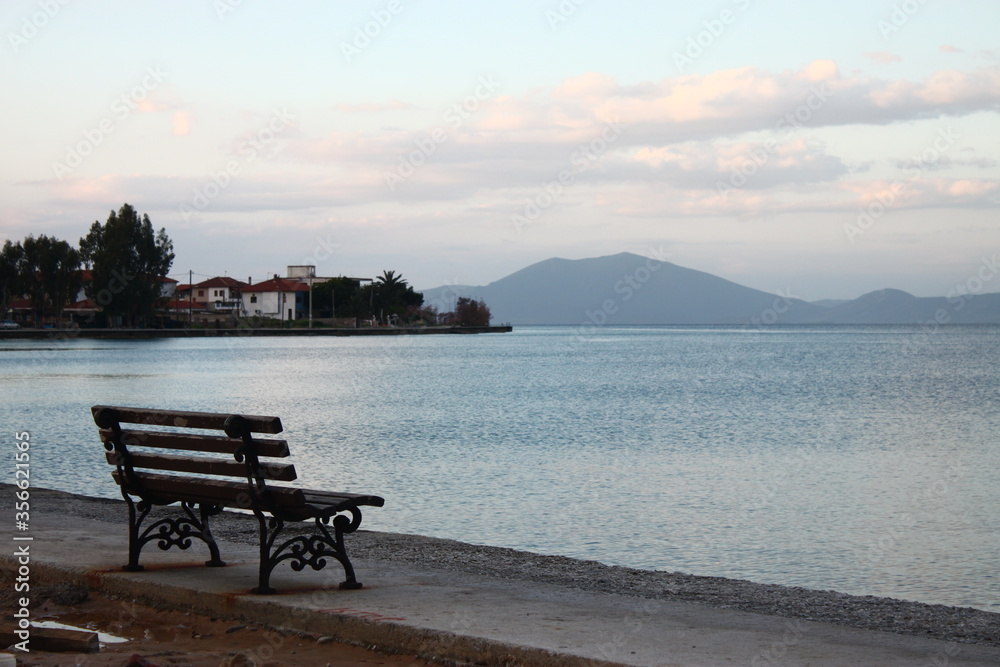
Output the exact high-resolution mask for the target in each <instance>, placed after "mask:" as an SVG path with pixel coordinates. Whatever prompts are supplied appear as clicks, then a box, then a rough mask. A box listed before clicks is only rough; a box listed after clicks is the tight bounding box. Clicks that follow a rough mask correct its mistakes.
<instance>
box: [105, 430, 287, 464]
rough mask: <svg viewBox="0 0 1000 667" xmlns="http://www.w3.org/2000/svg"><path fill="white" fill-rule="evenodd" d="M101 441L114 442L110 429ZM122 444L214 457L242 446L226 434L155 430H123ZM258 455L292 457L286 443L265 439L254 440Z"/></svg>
mask: <svg viewBox="0 0 1000 667" xmlns="http://www.w3.org/2000/svg"><path fill="white" fill-rule="evenodd" d="M100 434H101V442H105V443H107V442H112V441H113V440H114V433H113V432H112V431H111V429H107V428H102V429H100ZM122 442H124V443H125V446H126V447H157V448H160V449H183V450H186V451H193V452H212V453H213V454H235V453H236V450H237V449H239V448H240V447H242V446H243V441H242V440H236V439H233V438H229V437H226V436H224V435H201V434H197V433H191V434H188V433H162V432H156V431H140V430H131V429H123V430H122ZM253 444H254V446H255V447H256V448H257V456H271V457H275V458H278V457H286V456H288V455H289V450H288V442H287V441H286V440H265V439H258V438H254V440H253Z"/></svg>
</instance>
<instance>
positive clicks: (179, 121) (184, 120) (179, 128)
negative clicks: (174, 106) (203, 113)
mask: <svg viewBox="0 0 1000 667" xmlns="http://www.w3.org/2000/svg"><path fill="white" fill-rule="evenodd" d="M190 133H191V114H189V113H188V112H186V111H175V112H174V129H173V135H174V136H175V137H186V136H188V135H189V134H190Z"/></svg>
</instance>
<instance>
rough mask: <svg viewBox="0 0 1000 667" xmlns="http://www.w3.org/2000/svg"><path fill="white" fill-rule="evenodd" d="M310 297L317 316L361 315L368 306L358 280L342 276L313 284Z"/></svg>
mask: <svg viewBox="0 0 1000 667" xmlns="http://www.w3.org/2000/svg"><path fill="white" fill-rule="evenodd" d="M312 298H313V312H315V313H318V315H317V316H318V317H361V316H362V315H363V314H364V313H366V312H367V308H368V301H367V300H366V299H365V300H363V299H362V296H361V285H360V284H359V283H358V281H357V280H355V279H354V278H345V277H343V276H341V277H339V278H332V279H330V280H327V281H325V282H322V283H317V284H315V285H313V290H312ZM334 309H336V313H334V312H333V310H334Z"/></svg>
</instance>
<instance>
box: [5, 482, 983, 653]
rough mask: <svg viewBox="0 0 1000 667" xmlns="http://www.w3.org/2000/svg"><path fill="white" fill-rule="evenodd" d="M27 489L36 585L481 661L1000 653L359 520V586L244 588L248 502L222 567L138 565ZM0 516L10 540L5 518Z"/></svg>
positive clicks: (907, 611)
mask: <svg viewBox="0 0 1000 667" xmlns="http://www.w3.org/2000/svg"><path fill="white" fill-rule="evenodd" d="M0 493H3V494H4V497H9V496H11V495H13V488H12V487H10V486H9V485H8V486H0ZM31 494H32V495H31V499H32V505H31V507H32V511H31V523H30V530H29V531H27V532H26V533H18V536H21V537H23V536H26V535H28V536H30V537H31V538H32V540H31V541H30V542H29V543H28V544H30V554H31V557H30V564H29V568H30V577H31V582H32V586H36V585H38V586H40V585H43V584H53V583H74V584H78V585H84V586H87V587H88V588H89V589H91V590H93V591H95V592H99V593H101V594H103V595H107V596H111V597H122V598H125V599H135V600H139V601H141V602H144V603H147V604H151V605H153V606H156V607H159V608H163V609H179V610H185V611H193V612H197V613H201V614H205V615H208V616H213V617H219V618H229V619H232V620H233V622H234V623H239V622H244V623H245V622H250V623H256V624H260V625H263V626H265V627H274V628H286V629H290V630H295V631H298V632H304V633H313V634H315V635H316V636H328V637H333V638H335V639H336V640H337V641H343V642H347V643H356V644H359V645H364V646H369V647H375V648H377V649H379V650H382V651H387V652H401V653H405V654H411V655H417V656H421V657H425V658H431V657H433V658H435V659H441V660H450V661H454V662H458V663H474V664H483V665H501V664H502V665H510V664H517V665H883V666H890V667H891V666H903V665H906V666H913V665H934V664H948V665H950V666H959V665H960V666H972V665H977V666H978V665H996V664H1000V647H998V645H997V644H998V641H997V633H998V632H1000V624H998V619H1000V615H998V614H990V613H987V612H977V611H975V610H956V609H954V608H950V607H934V606H931V605H917V604H911V603H899V602H898V601H888V600H881V599H877V598H870V599H869V598H852V597H851V596H843V595H839V594H828V596H827V598H821V599H829V600H835V601H836V600H839V601H840V602H839V604H841V605H842V606H844V607H845V608H848V607H851V606H852V605H861V607H862V608H864V609H866V610H868V611H866V612H865V614H867V615H868V616H870V617H871V618H872V619H874V621H873V622H875V623H876V624H877V625H878V624H880V625H881V626H885V628H886V629H888V628H891V627H893V626H895V627H896V628H898V629H900V631H901V632H908V633H910V634H899V633H897V632H886V631H878V630H871V629H862V628H858V627H848V626H846V625H844V624H840V623H833V622H825V621H817V620H809V618H802V617H801V616H802V615H803V614H804V615H806V616H812V617H819V618H822V617H824V616H830V615H831V614H832V616H831V617H836V612H837V610H836V609H827V610H826V611H824V606H831V605H830V604H828V603H824V604H818V605H817V604H814V606H813V608H812V610H811V611H806V612H802V609H803V607H802V598H803V596H807V595H808V594H809V592H807V591H802V590H801V589H792V588H789V589H783V588H782V587H773V586H772V587H757V588H755V586H756V585H752V584H748V582H728V584H732V585H731V586H730V585H727V581H728V580H719V579H712V578H696V579H703V580H704V581H703V582H700V583H698V582H696V584H695V585H698V586H700V587H702V589H703V590H704V592H705V593H706V597H705V603H696V602H691V601H688V600H685V599H682V598H683V597H684V591H682V590H680V588H679V587H678V586H677V585H675V584H674V583H671V582H674V581H677V579H672V578H671V575H667V574H666V573H654V572H641V571H635V570H629V569H627V568H611V567H606V566H601V565H599V564H596V563H591V562H585V561H574V560H572V559H568V558H560V557H545V556H537V555H533V554H526V553H524V552H516V551H512V550H508V549H496V548H488V547H476V546H474V545H466V544H462V543H458V542H451V541H447V540H435V539H431V538H422V537H417V536H407V535H396V534H386V533H371V532H366V531H360V532H359V533H357V534H356V535H355V536H354V537H355V538H356V539H355V540H353V541H352V545H351V546H354V547H355V549H354V551H353V553H354V560H355V565H356V569H357V572H358V577H359V579H360V580H361V581H362V582H363V583H364V584H365V587H364V588H362V589H360V590H355V591H341V590H338V589H337V582H339V581H340V579H341V578H342V574H343V573H342V571H341V570H340V569H339V568H338V567H337V566H336V563H334V564H332V565H331V566H329V567H328V568H327V569H325V570H322V571H319V572H314V571H312V570H309V569H307V570H305V571H303V572H292V571H291V570H290V569H288V568H287V567H283V568H279V570H278V571H276V574H275V577H274V579H273V584H274V585H275V586H276V587H277V588H278V590H279V594H278V595H274V596H254V595H250V594H248V592H247V591H248V589H249V588H250V587H251V586H252V585H253V582H254V581H255V576H256V574H255V573H256V560H257V549H256V547H255V545H254V543H253V540H254V538H255V532H256V524H255V522H254V521H253V520H252V517H247V516H245V515H243V516H241V515H233V514H230V513H226V514H224V515H221V516H220V517H218V518H219V519H220V520H219V521H218V522H217V525H216V526H215V527H213V532H215V534H216V535H217V536H218V537H219V538H220V545H221V547H222V553H223V556H224V558H225V559H226V560H227V561H228V562H229V563H230V564H229V566H227V567H225V568H222V569H215V568H205V567H204V566H203V565H202V561H203V560H204V557H205V554H203V553H202V551H204V549H203V548H201V549H200V546H201V545H197V544H196V545H194V546H193V547H192V549H191V550H190V551H178V550H171V551H169V552H161V551H159V550H157V549H155V548H152V547H151V548H150V549H149V550H147V552H146V553H144V557H143V560H144V562H145V563H146V564H147V570H146V571H145V572H140V573H125V572H122V571H120V569H119V565H120V564H121V562H122V561H123V559H124V558H125V554H126V539H125V523H124V514H125V507H124V503H122V502H121V501H113V500H98V499H92V498H84V497H80V496H72V495H70V494H65V493H61V492H55V491H48V490H43V489H31ZM2 532H3V535H4V539H5V540H6V542H7V544H8V545H11V544H15V542H13V541H12V539H13V537H14V535H13V533H14V530H13V525H12V524H11V522H5V523H4V526H3V531H2ZM18 544H24V542H19V543H18ZM11 551H12V550H10V549H8V550H5V552H4V556H3V557H2V559H0V569H2V570H3V572H4V575H3V579H4V581H6V582H10V581H12V578H13V577H12V573H13V572H14V571H16V569H17V567H18V565H17V562H16V559H15V558H14V557H12V556H11V555H10V553H11ZM619 582H620V584H619ZM609 589H610V590H609ZM615 590H618V591H619V592H613V591H615ZM737 591H740V592H739V593H737ZM747 596H761V597H762V598H763V597H768V598H769V599H768V600H767V601H766V602H767V604H770V605H771V607H770V609H771V610H772V613H768V614H763V613H751V612H748V611H743V610H740V609H739V608H738V607H742V608H744V609H745V608H746V604H745V603H746V602H747V600H746V599H740V598H745V597H747ZM818 599H819V598H818ZM782 609H786V610H787V612H786V613H785V614H781V613H777V612H780V610H782ZM8 613H9V612H8V611H5V614H8ZM907 619H909V620H907ZM914 619H916V621H914ZM921 624H923V625H921ZM935 637H937V638H935ZM955 639H959V640H960V641H954V640H955ZM948 640H952V641H948ZM218 641H219V642H224V641H225V638H224V637H223V638H219V640H218ZM970 641H977V642H980V643H979V644H973V643H967V642H970Z"/></svg>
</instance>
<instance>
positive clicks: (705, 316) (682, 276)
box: [423, 253, 1000, 326]
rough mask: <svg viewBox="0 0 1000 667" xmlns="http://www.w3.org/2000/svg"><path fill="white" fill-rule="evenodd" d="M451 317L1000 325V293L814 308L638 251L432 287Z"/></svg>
mask: <svg viewBox="0 0 1000 667" xmlns="http://www.w3.org/2000/svg"><path fill="white" fill-rule="evenodd" d="M423 295H424V303H426V304H433V305H436V306H437V307H438V309H439V310H441V311H447V310H450V309H451V308H452V307H453V305H454V302H455V299H456V298H457V297H459V296H464V297H472V298H477V299H482V300H484V301H485V302H486V304H487V305H488V306H489V308H490V311H491V312H492V313H493V322H495V323H499V322H510V323H511V324H515V325H517V324H569V325H587V324H593V325H602V324H744V325H750V326H756V325H761V324H918V323H929V322H933V321H934V320H935V317H937V318H940V319H942V320H944V322H947V323H1000V294H981V295H977V296H975V297H972V298H967V299H958V298H953V299H947V298H945V297H933V298H922V297H915V296H913V295H912V294H908V293H906V292H902V291H900V290H893V289H886V290H879V291H877V292H872V293H870V294H865V295H864V296H861V297H859V298H857V299H854V300H853V301H845V302H840V301H826V302H819V303H808V302H806V301H802V300H800V299H793V298H789V297H785V296H780V295H776V294H770V293H767V292H762V291H760V290H755V289H752V288H749V287H745V286H743V285H739V284H737V283H734V282H732V281H729V280H725V279H724V278H719V277H718V276H714V275H712V274H709V273H705V272H703V271H696V270H694V269H687V268H684V267H681V266H678V265H676V264H672V263H670V262H665V261H660V260H656V259H650V258H648V257H643V256H641V255H636V254H633V253H620V254H617V255H609V256H606V257H593V258H589V259H578V260H568V259H558V258H553V259H547V260H545V261H542V262H538V263H537V264H532V265H531V266H528V267H526V268H524V269H521V270H520V271H516V272H514V273H512V274H510V275H509V276H507V277H505V278H501V279H500V280H497V281H496V282H493V283H490V284H489V285H484V286H470V285H449V286H443V287H436V288H433V289H428V290H423Z"/></svg>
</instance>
